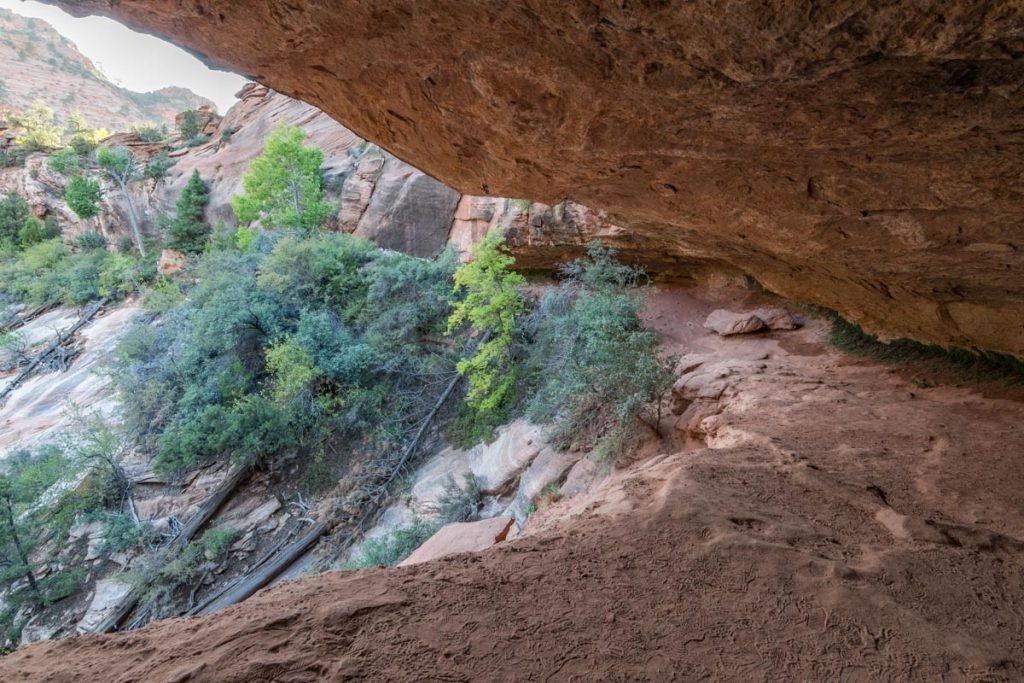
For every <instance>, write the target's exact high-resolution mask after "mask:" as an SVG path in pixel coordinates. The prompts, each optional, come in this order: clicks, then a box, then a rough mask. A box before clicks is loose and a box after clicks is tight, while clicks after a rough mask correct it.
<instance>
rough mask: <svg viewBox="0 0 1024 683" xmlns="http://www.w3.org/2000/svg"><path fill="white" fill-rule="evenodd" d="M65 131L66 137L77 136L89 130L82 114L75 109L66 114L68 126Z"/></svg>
mask: <svg viewBox="0 0 1024 683" xmlns="http://www.w3.org/2000/svg"><path fill="white" fill-rule="evenodd" d="M65 130H66V131H67V133H68V135H77V134H78V133H84V132H86V131H87V130H89V124H88V123H86V121H85V117H84V116H82V112H80V111H79V110H77V109H72V110H71V113H70V114H68V124H67V127H66V128H65Z"/></svg>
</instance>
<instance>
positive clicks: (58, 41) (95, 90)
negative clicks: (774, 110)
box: [0, 9, 213, 132]
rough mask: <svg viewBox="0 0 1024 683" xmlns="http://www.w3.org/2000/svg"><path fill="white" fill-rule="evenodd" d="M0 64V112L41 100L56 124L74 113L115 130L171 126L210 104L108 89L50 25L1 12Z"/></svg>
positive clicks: (182, 93)
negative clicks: (148, 124) (0, 68)
mask: <svg viewBox="0 0 1024 683" xmlns="http://www.w3.org/2000/svg"><path fill="white" fill-rule="evenodd" d="M0 63H2V64H4V65H5V67H4V69H3V72H2V73H0V110H3V109H8V110H11V111H14V112H21V111H24V109H25V108H26V107H27V106H28V105H29V104H31V103H32V102H33V101H34V100H36V99H41V100H43V101H44V102H45V103H46V104H47V106H49V107H50V108H51V109H53V110H54V112H55V113H56V114H57V118H58V121H60V122H67V120H68V116H69V115H70V114H71V113H72V112H73V111H78V112H81V114H82V116H83V117H84V118H85V121H86V123H87V124H88V125H89V126H91V127H95V128H106V129H107V130H110V131H115V132H116V131H126V130H129V129H130V128H131V127H132V126H134V125H138V124H141V123H146V122H154V123H163V124H167V125H171V124H172V123H174V116H175V115H176V114H177V113H179V112H181V111H184V110H186V109H197V108H199V107H201V106H213V103H212V102H210V101H209V100H207V99H206V98H204V97H200V96H199V95H196V94H195V93H193V92H192V91H191V90H188V89H187V88H178V87H168V88H161V89H160V90H156V91H153V92H148V93H140V92H134V91H131V90H127V89H125V88H121V87H119V86H117V85H114V84H113V83H111V82H110V81H108V80H107V78H106V77H105V76H104V75H103V74H102V73H100V72H99V71H98V70H97V69H96V67H95V66H93V64H92V62H90V61H89V60H88V59H87V58H86V57H85V56H84V55H83V54H82V53H81V52H79V51H78V48H77V47H75V45H74V43H72V42H71V41H69V40H68V39H67V38H65V37H63V36H61V35H60V34H59V33H57V31H56V30H55V29H54V28H53V27H52V26H50V24H48V23H47V22H45V21H43V20H42V19H32V18H26V17H22V16H20V15H18V14H15V13H13V12H11V11H9V10H4V9H0Z"/></svg>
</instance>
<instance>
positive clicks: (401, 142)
mask: <svg viewBox="0 0 1024 683" xmlns="http://www.w3.org/2000/svg"><path fill="white" fill-rule="evenodd" d="M55 4H59V5H62V6H64V7H66V8H67V9H68V10H69V11H73V12H76V13H99V14H107V15H110V16H114V17H116V18H118V19H120V20H122V21H125V22H126V23H128V24H129V25H132V26H134V27H137V28H141V29H143V30H148V31H151V32H154V33H156V34H159V35H162V36H165V37H167V38H169V39H171V40H173V41H175V42H177V43H180V44H182V45H185V46H187V47H189V48H190V49H192V50H194V51H196V52H197V53H199V54H200V55H202V56H203V57H205V58H206V59H207V60H208V61H210V62H211V63H214V64H219V65H223V66H229V67H232V68H235V69H237V70H240V71H243V72H245V73H246V74H248V75H250V76H251V77H253V78H254V79H256V80H259V81H261V82H263V83H266V84H268V85H270V86H272V87H274V88H277V89H279V90H281V91H283V92H286V93H288V94H290V95H292V96H294V97H297V98H299V99H302V100H305V101H308V102H311V103H313V104H316V105H317V106H319V107H321V108H322V109H323V110H324V111H326V112H327V113H328V114H330V115H331V116H334V117H335V118H337V119H338V120H340V121H341V122H343V123H344V124H345V125H346V126H349V127H350V128H351V129H352V130H354V131H355V132H356V133H358V134H359V135H361V136H363V137H365V138H367V139H370V140H372V141H374V142H378V143H380V144H381V145H383V146H384V147H385V148H387V149H388V150H390V151H391V152H393V153H394V154H395V155H397V156H398V157H399V158H401V159H404V160H405V161H407V162H409V163H411V164H413V165H415V166H416V167H418V168H421V169H423V170H425V171H426V172H428V173H430V174H432V175H434V176H436V177H437V178H439V179H440V180H442V181H443V182H446V183H448V184H449V185H451V186H452V187H454V188H456V189H457V190H459V191H461V192H464V193H466V194H481V195H504V196H520V197H530V198H532V199H536V200H540V201H545V202H548V203H555V202H557V201H560V200H562V199H564V198H569V199H572V200H574V201H577V202H580V203H582V204H584V205H587V206H591V207H594V208H596V209H603V210H607V211H609V212H611V214H612V215H613V217H614V218H615V219H616V220H617V221H618V222H619V224H621V225H623V226H625V228H626V229H625V230H623V231H621V233H620V234H618V235H616V236H614V237H615V239H614V240H613V241H616V242H617V244H618V245H619V246H621V247H626V248H629V249H630V250H631V251H632V252H634V253H636V254H637V256H638V257H639V258H641V259H642V260H644V261H645V262H647V263H648V264H651V265H654V266H657V267H660V268H661V269H663V270H671V269H673V268H677V267H679V265H680V264H687V263H689V262H691V261H692V260H693V259H701V260H705V261H710V262H712V263H715V264H719V265H729V266H732V267H734V268H737V269H740V270H743V271H745V272H747V273H750V274H751V275H753V276H754V277H756V278H757V279H758V280H760V281H761V282H762V283H763V284H765V285H766V286H767V287H768V288H769V289H771V290H773V291H776V292H778V293H780V294H783V295H785V296H787V297H790V298H795V299H800V300H804V301H808V302H812V303H816V304H822V305H825V306H829V307H832V308H835V309H838V310H839V311H841V312H843V313H844V314H845V315H847V316H848V317H850V318H853V319H854V320H856V321H858V322H862V323H865V324H866V325H868V326H869V327H870V328H871V329H873V330H875V331H879V332H882V333H884V334H887V335H893V336H896V335H906V336H910V337H913V338H916V339H919V340H925V341H934V342H940V343H955V344H960V345H966V346H978V347H981V348H986V349H992V350H997V351H1005V352H1010V353H1015V354H1017V355H1024V305H1022V301H1024V278H1022V277H1021V268H1022V267H1024V256H1022V251H1021V247H1022V246H1024V228H1022V225H1024V221H1022V220H1021V219H1022V217H1024V216H1022V209H1021V206H1022V204H1021V177H1022V173H1024V161H1022V160H1024V155H1022V154H1021V143H1022V136H1024V133H1022V131H1024V125H1022V122H1024V107H1022V105H1024V98H1022V96H1021V94H1020V88H1021V85H1022V84H1024V62H1022V60H1021V55H1024V33H1022V32H1021V31H1020V26H1021V25H1022V22H1024V8H1022V7H1021V5H1019V4H1016V3H1005V2H997V1H994V0H992V1H986V2H955V3H950V2H944V1H941V0H912V1H909V2H900V3H891V2H883V1H881V0H842V1H839V2H831V3H827V4H825V5H821V4H818V5H813V6H812V5H808V4H807V3H803V2H783V3H773V4H770V5H766V4H764V3H760V2H752V1H750V2H740V3H732V4H731V5H730V7H729V10H728V11H723V10H722V8H721V6H720V4H719V3H714V2H710V1H708V0H704V1H699V2H691V3H685V4H681V3H668V2H630V3H621V2H611V1H610V0H605V1H600V2H590V1H583V0H573V1H571V2H562V1H561V0H559V1H558V2H555V1H554V0H533V1H530V2H527V1H526V0H517V1H514V2H501V3H497V2H483V1H480V2H446V1H444V0H433V1H431V2H420V1H417V2H411V1H404V2H391V1H387V2H383V1H380V2H355V1H354V0H349V1H345V2H337V3H328V4H322V3H292V2H283V1H278V0H273V1H269V2H263V3H258V4H256V5H252V4H239V3H234V2H228V1H227V0H216V1H213V2H207V3H191V4H182V3H180V2H176V1H173V0H154V1H152V2H145V3H124V2H112V1H110V0H87V1H85V2H74V3H71V2H61V1H59V0H58V1H56V2H55ZM587 237H588V236H586V235H545V234H543V233H529V234H526V235H518V236H517V240H518V242H519V244H520V250H521V253H522V255H523V256H524V257H527V260H528V258H529V257H533V258H534V259H535V261H536V264H537V265H543V264H547V263H550V261H551V260H552V258H553V257H554V256H556V255H564V253H565V251H566V250H568V249H570V248H573V247H578V246H579V243H580V241H582V240H585V239H586V238H587Z"/></svg>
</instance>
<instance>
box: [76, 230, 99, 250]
mask: <svg viewBox="0 0 1024 683" xmlns="http://www.w3.org/2000/svg"><path fill="white" fill-rule="evenodd" d="M75 241H76V243H77V244H78V248H79V249H81V250H82V251H94V250H96V249H106V248H107V238H106V237H104V236H103V235H101V234H100V233H98V232H96V231H95V230H89V231H87V232H83V233H82V234H81V235H79V236H78V239H77V240H75Z"/></svg>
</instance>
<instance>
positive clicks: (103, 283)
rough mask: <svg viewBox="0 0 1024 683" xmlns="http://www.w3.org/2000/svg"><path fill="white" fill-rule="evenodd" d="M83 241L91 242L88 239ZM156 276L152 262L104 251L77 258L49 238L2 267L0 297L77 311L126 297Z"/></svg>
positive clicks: (84, 251) (95, 250)
mask: <svg viewBox="0 0 1024 683" xmlns="http://www.w3.org/2000/svg"><path fill="white" fill-rule="evenodd" d="M87 234H88V233H87ZM80 239H81V240H85V239H86V238H85V235H83V236H82V237H81V238H80ZM100 239H101V240H102V238H100ZM103 244H105V241H104V242H103ZM155 271H156V264H155V263H154V262H153V261H151V260H139V259H134V258H131V257H129V256H126V255H124V254H113V253H111V252H108V251H106V250H105V249H100V248H93V249H82V250H80V251H79V252H78V253H73V252H72V251H71V250H70V249H69V248H68V247H67V245H65V244H64V243H63V242H61V241H60V240H59V239H47V240H44V241H42V242H37V243H36V244H32V245H29V246H27V247H25V248H24V249H23V250H22V251H21V252H20V253H18V254H17V255H16V256H15V257H14V258H12V259H9V260H8V261H6V262H0V293H2V294H6V295H7V296H9V297H10V298H12V299H14V300H16V301H22V302H25V303H34V304H47V303H60V302H64V303H67V304H70V305H76V306H77V305H82V304H85V303H88V302H89V301H93V300H95V299H98V298H100V297H101V296H108V297H111V298H112V299H116V298H120V297H122V296H125V295H127V294H128V293H130V292H132V291H134V290H135V289H136V288H137V287H138V286H140V285H141V284H142V283H143V282H147V281H149V280H151V279H152V278H153V277H154V275H155V274H156V272H155Z"/></svg>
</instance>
